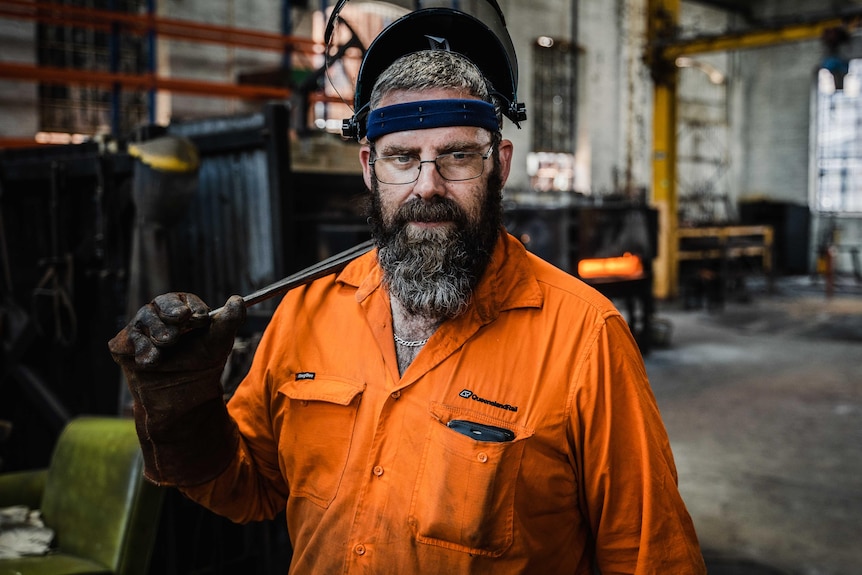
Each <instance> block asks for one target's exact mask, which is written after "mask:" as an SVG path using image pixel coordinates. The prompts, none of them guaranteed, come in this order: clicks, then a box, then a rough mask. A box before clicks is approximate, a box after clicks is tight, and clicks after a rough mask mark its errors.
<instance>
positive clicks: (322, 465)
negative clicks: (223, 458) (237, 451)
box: [278, 375, 365, 508]
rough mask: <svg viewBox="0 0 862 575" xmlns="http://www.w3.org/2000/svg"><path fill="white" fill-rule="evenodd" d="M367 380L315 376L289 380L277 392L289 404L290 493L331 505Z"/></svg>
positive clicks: (285, 438) (284, 454)
mask: <svg viewBox="0 0 862 575" xmlns="http://www.w3.org/2000/svg"><path fill="white" fill-rule="evenodd" d="M364 390H365V384H364V383H360V382H357V381H352V380H348V379H343V378H337V377H329V376H322V375H317V376H316V377H315V378H314V379H291V381H287V382H285V383H283V384H282V385H281V386H280V387H279V388H278V392H279V394H281V395H284V396H285V397H287V398H288V399H289V400H290V401H289V402H288V403H287V404H286V405H285V410H284V414H283V418H282V427H281V429H280V430H279V434H280V436H279V437H280V441H279V443H280V444H281V445H283V446H284V448H283V449H281V450H280V454H279V456H280V458H281V461H282V466H283V468H284V473H285V476H286V478H287V483H288V486H289V488H290V494H291V496H293V497H305V498H308V499H310V500H311V501H314V502H315V503H317V504H318V505H320V506H321V507H324V508H325V507H329V504H330V503H332V500H333V499H335V495H336V494H337V493H338V487H339V485H340V484H341V478H342V476H343V475H344V468H345V466H346V465H347V456H348V454H349V453H350V442H351V438H352V437H353V426H354V423H355V422H356V411H357V409H358V408H359V400H360V396H361V395H362V392H363V391H364Z"/></svg>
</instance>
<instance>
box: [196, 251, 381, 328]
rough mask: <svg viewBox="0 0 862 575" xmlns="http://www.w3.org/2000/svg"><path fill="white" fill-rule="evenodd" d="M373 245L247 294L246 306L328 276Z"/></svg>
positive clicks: (336, 257)
mask: <svg viewBox="0 0 862 575" xmlns="http://www.w3.org/2000/svg"><path fill="white" fill-rule="evenodd" d="M373 247H374V240H368V241H365V242H362V243H361V244H358V245H356V246H353V247H352V248H350V249H347V250H344V251H343V252H340V253H337V254H335V255H334V256H332V257H329V258H326V259H325V260H323V261H321V262H319V263H316V264H314V265H312V266H309V267H307V268H305V269H304V270H301V271H298V272H296V273H295V274H293V275H289V276H287V277H286V278H284V279H281V280H279V281H277V282H275V283H272V284H270V285H268V286H266V287H265V288H261V289H259V290H257V291H256V292H253V293H250V294H248V295H247V296H243V298H242V301H243V303H244V304H245V307H251V306H253V305H255V304H258V303H260V302H262V301H265V300H268V299H271V298H274V297H276V296H280V295H284V294H286V293H287V292H289V291H290V290H292V289H294V288H297V287H299V286H303V285H305V284H307V283H311V282H313V281H314V280H316V279H319V278H322V277H323V276H327V275H329V274H332V273H335V272H337V271H339V270H341V269H343V268H344V267H345V266H346V265H347V264H349V263H350V262H352V261H353V260H355V259H356V258H358V257H359V256H361V255H362V254H365V253H367V252H369V251H371V249H372V248H373ZM223 309H224V307H220V308H218V309H214V310H212V311H211V312H210V313H209V316H210V317H213V316H214V315H216V314H217V313H219V312H221V311H222V310H223Z"/></svg>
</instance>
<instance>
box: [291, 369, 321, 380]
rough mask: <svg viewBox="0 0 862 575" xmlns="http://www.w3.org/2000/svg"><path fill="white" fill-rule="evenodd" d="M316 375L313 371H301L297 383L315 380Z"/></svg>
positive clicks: (297, 376)
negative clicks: (304, 380)
mask: <svg viewBox="0 0 862 575" xmlns="http://www.w3.org/2000/svg"><path fill="white" fill-rule="evenodd" d="M315 375H317V374H315V373H314V372H313V371H301V372H299V373H297V374H296V381H302V380H303V379H314V377H315Z"/></svg>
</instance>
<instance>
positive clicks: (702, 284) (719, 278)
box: [677, 225, 773, 305]
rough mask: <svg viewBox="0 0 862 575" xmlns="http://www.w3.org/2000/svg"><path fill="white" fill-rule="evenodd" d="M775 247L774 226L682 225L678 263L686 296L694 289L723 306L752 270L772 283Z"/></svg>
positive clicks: (712, 302)
mask: <svg viewBox="0 0 862 575" xmlns="http://www.w3.org/2000/svg"><path fill="white" fill-rule="evenodd" d="M772 246H773V229H772V226H765V225H763V226H710V227H698V228H679V229H678V230H677V262H678V264H677V265H678V273H679V275H678V277H679V281H680V285H681V286H682V288H683V289H682V292H683V295H684V296H685V295H686V293H688V295H692V293H693V291H694V292H695V293H694V295H698V296H706V297H707V298H708V299H709V301H708V303H711V304H718V305H721V304H723V302H724V300H725V298H726V296H727V295H728V293H729V292H730V291H733V290H734V289H737V288H738V287H740V286H743V288H744V281H745V277H746V276H747V275H749V274H751V273H762V274H763V275H765V276H766V278H767V281H768V282H769V283H770V284H771V281H772V267H773V266H772ZM755 262H756V263H755ZM686 303H688V302H686Z"/></svg>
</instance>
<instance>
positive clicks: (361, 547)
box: [353, 543, 365, 555]
mask: <svg viewBox="0 0 862 575" xmlns="http://www.w3.org/2000/svg"><path fill="white" fill-rule="evenodd" d="M353 552H354V553H356V554H357V555H365V545H362V544H361V543H360V544H359V545H357V546H356V547H354V548H353Z"/></svg>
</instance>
